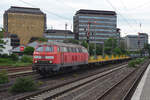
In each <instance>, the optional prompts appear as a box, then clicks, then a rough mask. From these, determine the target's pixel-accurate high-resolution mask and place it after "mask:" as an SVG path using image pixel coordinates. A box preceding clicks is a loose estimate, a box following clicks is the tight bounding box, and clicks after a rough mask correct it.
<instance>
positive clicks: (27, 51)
mask: <svg viewBox="0 0 150 100" xmlns="http://www.w3.org/2000/svg"><path fill="white" fill-rule="evenodd" d="M33 52H34V48H33V47H26V48H25V49H24V54H26V55H32V54H33Z"/></svg>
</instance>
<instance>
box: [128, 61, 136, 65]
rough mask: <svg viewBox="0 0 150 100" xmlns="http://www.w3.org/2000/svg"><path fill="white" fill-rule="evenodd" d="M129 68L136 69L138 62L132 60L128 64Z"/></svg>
mask: <svg viewBox="0 0 150 100" xmlns="http://www.w3.org/2000/svg"><path fill="white" fill-rule="evenodd" d="M128 66H129V67H136V62H135V60H131V61H130V62H129V63H128Z"/></svg>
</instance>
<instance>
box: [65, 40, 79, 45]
mask: <svg viewBox="0 0 150 100" xmlns="http://www.w3.org/2000/svg"><path fill="white" fill-rule="evenodd" d="M63 42H64V43H72V44H79V41H78V40H75V39H66V40H64V41H63Z"/></svg>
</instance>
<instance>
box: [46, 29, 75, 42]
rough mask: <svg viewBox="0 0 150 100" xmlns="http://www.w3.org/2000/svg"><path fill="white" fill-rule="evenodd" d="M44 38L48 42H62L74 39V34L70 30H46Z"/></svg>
mask: <svg viewBox="0 0 150 100" xmlns="http://www.w3.org/2000/svg"><path fill="white" fill-rule="evenodd" d="M44 37H45V38H47V39H48V41H57V42H63V41H64V40H65V39H74V34H73V32H71V31H70V30H54V29H51V30H46V31H45V32H44Z"/></svg>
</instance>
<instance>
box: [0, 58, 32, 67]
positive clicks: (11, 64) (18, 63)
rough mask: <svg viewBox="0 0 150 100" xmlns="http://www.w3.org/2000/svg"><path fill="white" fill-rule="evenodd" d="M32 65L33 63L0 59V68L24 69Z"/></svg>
mask: <svg viewBox="0 0 150 100" xmlns="http://www.w3.org/2000/svg"><path fill="white" fill-rule="evenodd" d="M31 64H32V62H23V61H14V60H12V59H10V58H0V66H9V67H24V66H30V65H31Z"/></svg>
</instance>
